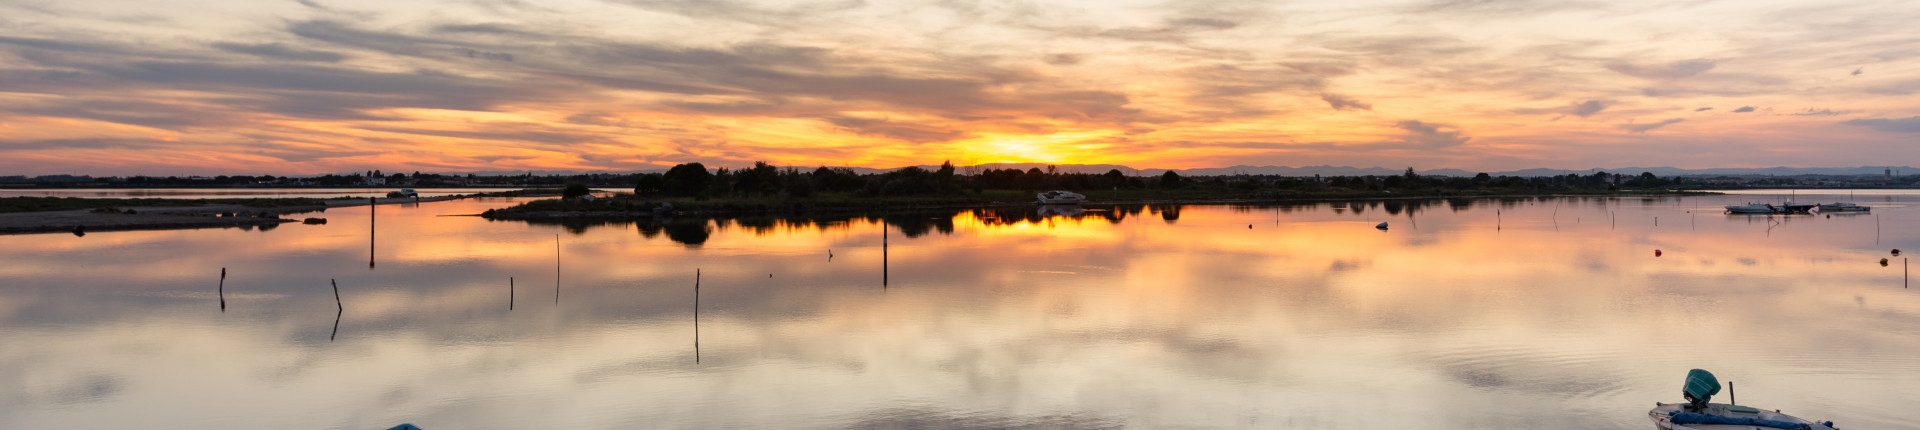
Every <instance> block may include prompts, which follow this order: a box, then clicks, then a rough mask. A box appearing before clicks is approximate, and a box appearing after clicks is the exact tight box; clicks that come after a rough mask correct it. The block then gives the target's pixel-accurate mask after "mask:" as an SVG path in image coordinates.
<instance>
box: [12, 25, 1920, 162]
mask: <svg viewBox="0 0 1920 430" xmlns="http://www.w3.org/2000/svg"><path fill="white" fill-rule="evenodd" d="M1914 22H1920V4H1915V3H1912V2H1903V1H1850V2H1816V1H1730V0H1725V1H1608V2H1599V1H1593V2H1583V1H1539V0H1413V1H1326V2H1313V1H1295V2H1271V1H1231V0H1229V1H1207V2H1136V1H1053V2H1036V1H1001V0H978V1H975V0H926V1H921V0H902V1H881V0H825V1H796V2H774V1H765V2H762V1H752V0H542V1H521V0H425V1H411V0H410V1H372V0H286V1H275V0H199V1H151V0H137V1H122V0H98V1H94V0H59V1H53V0H0V175H10V174H11V175H23V174H24V175H39V174H71V173H78V174H95V175H101V174H113V175H127V174H146V175H185V174H317V173H330V172H355V171H365V170H372V169H382V170H385V171H426V172H465V171H513V170H574V171H603V170H604V171H634V170H652V169H662V168H666V167H670V166H672V165H675V164H679V163H685V162H695V161H698V162H702V163H704V164H706V165H708V166H725V167H739V166H748V165H751V164H752V163H753V162H755V161H767V162H770V163H773V164H776V165H791V166H820V165H825V166H858V167H878V168H888V167H899V166H906V165H916V164H938V163H940V162H942V161H952V162H954V163H955V164H959V165H970V164H981V163H998V162H1008V163H1012V162H1041V163H1058V164H1122V165H1128V166H1132V167H1136V168H1204V167H1227V166H1234V165H1281V166H1308V165H1352V166H1361V167H1370V166H1388V167H1394V168H1398V167H1404V166H1412V167H1417V168H1419V169H1422V170H1425V169H1438V168H1459V169H1465V170H1470V171H1472V170H1479V171H1499V170H1515V169H1525V168H1537V167H1546V168H1565V169H1585V168H1594V167H1602V168H1604V167H1626V166H1673V167H1683V168H1709V167H1768V166H1794V167H1838V166H1859V165H1920V150H1916V149H1920V148H1916V147H1915V143H1916V142H1920V97H1916V93H1920V26H1916V25H1914V24H1913V23H1914Z"/></svg>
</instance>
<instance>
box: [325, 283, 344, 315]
mask: <svg viewBox="0 0 1920 430" xmlns="http://www.w3.org/2000/svg"><path fill="white" fill-rule="evenodd" d="M327 282H332V283H333V305H334V306H335V307H338V308H340V312H346V311H347V305H346V304H344V303H341V302H340V281H336V280H332V279H328V280H327Z"/></svg>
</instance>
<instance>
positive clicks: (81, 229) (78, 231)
mask: <svg viewBox="0 0 1920 430" xmlns="http://www.w3.org/2000/svg"><path fill="white" fill-rule="evenodd" d="M73 235H74V236H86V235H87V227H86V226H80V225H76V226H73Z"/></svg>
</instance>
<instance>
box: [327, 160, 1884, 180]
mask: <svg viewBox="0 0 1920 430" xmlns="http://www.w3.org/2000/svg"><path fill="white" fill-rule="evenodd" d="M1047 166H1048V164H1046V163H987V164H980V165H975V166H958V167H956V168H955V170H957V171H959V172H960V173H962V174H972V173H978V172H981V171H985V170H987V169H1020V170H1028V169H1035V168H1038V169H1040V170H1043V171H1044V170H1047ZM1053 166H1054V169H1055V171H1056V172H1060V173H1090V174H1101V173H1106V172H1107V171H1109V170H1119V171H1120V173H1122V174H1126V175H1127V176H1156V175H1161V174H1164V173H1166V172H1167V171H1168V170H1173V171H1175V172H1178V173H1179V174H1180V175H1183V176H1223V175H1280V176H1313V175H1320V176H1366V175H1375V176H1386V175H1398V174H1402V173H1405V172H1406V169H1405V168H1400V169H1390V168H1385V167H1353V166H1331V165H1320V166H1300V167H1290V166H1245V165H1241V166H1232V167H1208V168H1198V169H1137V168H1133V167H1130V166H1122V165H1118V164H1057V165H1053ZM788 167H792V168H795V169H799V170H802V171H812V170H813V169H815V168H818V166H812V167H808V166H784V167H781V168H782V169H785V168H788ZM918 167H920V168H922V169H928V170H934V169H939V168H940V166H938V165H922V166H918ZM849 169H852V170H853V171H854V172H855V173H859V174H876V173H886V172H891V171H894V170H899V169H900V168H899V167H896V168H891V169H878V168H872V167H849ZM1888 170H1892V171H1893V174H1894V175H1896V176H1898V175H1903V174H1914V173H1920V168H1915V167H1911V166H1858V167H1784V166H1782V167H1752V168H1747V167H1720V168H1706V169H1682V168H1678V167H1618V168H1594V169H1585V170H1569V169H1547V168H1534V169H1521V170H1507V171H1490V172H1486V173H1487V174H1489V175H1493V176H1559V175H1566V174H1570V173H1571V174H1581V175H1587V174H1592V173H1594V172H1607V173H1615V174H1623V175H1638V174H1640V173H1641V172H1647V173H1652V174H1654V175H1658V176H1663V177H1665V176H1797V175H1832V176H1880V175H1883V174H1885V173H1886V172H1887V171H1888ZM665 171H667V169H648V170H641V171H638V172H637V173H661V172H665ZM1414 172H1416V173H1419V174H1421V175H1425V176H1457V177H1469V176H1474V175H1477V174H1480V173H1481V172H1477V171H1468V170H1461V169H1451V168H1447V169H1431V170H1419V169H1414ZM351 173H352V172H349V173H347V174H351ZM395 173H398V172H395ZM469 173H471V174H476V175H482V176H510V175H521V174H528V173H531V174H533V175H535V176H548V175H579V174H596V173H616V174H631V173H636V172H613V171H600V172H585V171H555V170H533V171H526V170H521V171H487V172H460V173H446V174H458V175H466V174H469Z"/></svg>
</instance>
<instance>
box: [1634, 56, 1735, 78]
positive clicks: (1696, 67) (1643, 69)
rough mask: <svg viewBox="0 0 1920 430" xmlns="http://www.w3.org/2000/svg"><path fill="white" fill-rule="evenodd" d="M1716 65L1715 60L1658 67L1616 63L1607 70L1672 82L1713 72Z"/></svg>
mask: <svg viewBox="0 0 1920 430" xmlns="http://www.w3.org/2000/svg"><path fill="white" fill-rule="evenodd" d="M1716 64H1717V63H1715V62H1714V61H1713V60H1708V59H1693V60H1684V61H1675V62H1672V63H1667V64H1656V65H1640V64H1633V63H1628V62H1625V61H1616V62H1613V63H1609V64H1607V70H1612V71H1615V72H1620V74H1624V75H1627V76H1633V77H1638V78H1646V79H1663V80H1670V79H1681V78H1686V77H1691V76H1693V75H1698V74H1701V73H1703V72H1706V71H1708V70H1713V67H1714V65H1716Z"/></svg>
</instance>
